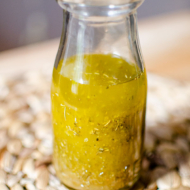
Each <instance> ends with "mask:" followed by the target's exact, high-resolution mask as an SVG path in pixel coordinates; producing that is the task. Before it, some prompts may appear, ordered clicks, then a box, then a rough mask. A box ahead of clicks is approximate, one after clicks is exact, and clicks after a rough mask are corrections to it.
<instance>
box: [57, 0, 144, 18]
mask: <svg viewBox="0 0 190 190" xmlns="http://www.w3.org/2000/svg"><path fill="white" fill-rule="evenodd" d="M143 1H144V0H57V2H58V4H59V5H60V6H61V7H62V8H63V9H66V10H67V11H69V12H72V13H74V14H77V15H80V16H84V17H91V16H96V17H105V16H106V17H107V16H109V17H114V16H119V15H124V14H129V13H131V12H133V11H135V10H136V9H137V8H138V7H139V6H140V5H141V4H142V2H143Z"/></svg>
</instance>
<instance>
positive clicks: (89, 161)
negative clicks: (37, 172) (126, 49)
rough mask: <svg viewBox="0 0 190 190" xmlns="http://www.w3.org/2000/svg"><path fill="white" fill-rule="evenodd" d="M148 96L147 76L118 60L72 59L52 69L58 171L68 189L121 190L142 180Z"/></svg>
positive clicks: (93, 56)
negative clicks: (140, 173)
mask: <svg viewBox="0 0 190 190" xmlns="http://www.w3.org/2000/svg"><path fill="white" fill-rule="evenodd" d="M146 91H147V83H146V72H145V71H141V69H140V68H139V67H138V66H137V64H131V63H128V62H126V60H124V59H123V58H121V57H118V56H116V55H112V54H89V55H78V56H73V57H70V58H68V59H67V60H64V61H63V60H62V61H61V62H60V63H59V64H58V66H57V68H54V71H53V81H52V91H51V98H52V118H53V128H54V166H55V169H56V171H57V174H58V176H59V178H60V179H61V180H62V182H63V183H64V184H66V185H68V186H69V187H72V188H75V189H85V190H86V189H88V190H118V189H122V188H124V187H126V188H127V187H128V186H131V185H133V184H134V183H135V182H136V181H137V180H138V177H139V176H138V175H139V170H140V167H141V158H142V146H143V138H144V122H145V121H144V120H145V116H144V115H145V107H146ZM79 187H80V188H79Z"/></svg>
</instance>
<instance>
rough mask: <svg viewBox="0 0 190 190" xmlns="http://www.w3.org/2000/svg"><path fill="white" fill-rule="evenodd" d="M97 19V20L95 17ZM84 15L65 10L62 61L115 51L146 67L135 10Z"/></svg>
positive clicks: (60, 50)
mask: <svg viewBox="0 0 190 190" xmlns="http://www.w3.org/2000/svg"><path fill="white" fill-rule="evenodd" d="M92 18H94V20H93V19H92ZM106 18H107V19H102V17H98V18H97V17H84V16H76V15H75V14H73V12H68V11H64V24H63V33H62V38H61V43H60V48H59V51H58V55H57V60H56V63H55V67H57V65H58V63H59V61H60V60H61V59H62V60H66V59H67V58H69V57H71V56H74V55H78V56H79V57H80V56H82V55H85V54H114V55H116V56H119V57H122V58H124V59H125V60H126V61H127V62H129V63H131V64H136V65H137V66H138V67H139V68H140V69H141V70H142V71H143V70H144V67H143V61H142V56H141V51H140V47H139V40H138V32H137V23H136V13H135V11H133V12H132V13H130V14H127V15H126V14H124V15H120V16H115V17H106Z"/></svg>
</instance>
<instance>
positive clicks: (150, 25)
mask: <svg viewBox="0 0 190 190" xmlns="http://www.w3.org/2000/svg"><path fill="white" fill-rule="evenodd" d="M139 35H140V41H141V47H142V52H143V56H144V60H145V64H146V67H147V70H148V71H150V72H153V73H157V74H159V75H163V76H167V77H172V78H176V79H179V80H189V81H190V12H179V13H175V14H171V15H162V16H160V17H155V18H151V19H148V20H144V21H141V22H139ZM58 44H59V40H58V39H55V40H51V41H47V42H44V43H39V44H34V45H30V46H26V47H21V48H17V49H13V50H9V51H5V52H1V53H0V74H1V75H11V74H13V73H23V72H25V71H27V70H34V71H36V70H49V71H51V70H52V67H53V63H54V60H55V56H56V52H57V49H58Z"/></svg>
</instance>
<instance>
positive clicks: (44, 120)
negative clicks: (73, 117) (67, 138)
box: [0, 72, 190, 190]
mask: <svg viewBox="0 0 190 190" xmlns="http://www.w3.org/2000/svg"><path fill="white" fill-rule="evenodd" d="M50 83H51V79H50V75H49V74H46V73H31V72H28V73H25V74H24V75H20V76H12V77H11V78H6V77H1V76H0V190H9V189H11V190H23V189H28V190H65V189H66V188H65V187H64V186H63V185H62V184H61V182H60V181H59V179H58V178H57V177H56V174H55V170H54V168H53V166H52V128H51V121H50V118H51V117H50ZM147 107H148V111H147V128H146V138H145V156H144V160H143V170H142V174H141V179H140V180H139V182H138V183H137V185H136V186H135V187H134V190H141V189H142V190H143V189H146V190H156V189H160V190H171V189H180V190H190V84H189V83H182V82H178V81H173V80H169V79H165V78H161V77H158V76H155V75H151V74H150V75H149V93H148V106H147Z"/></svg>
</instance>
